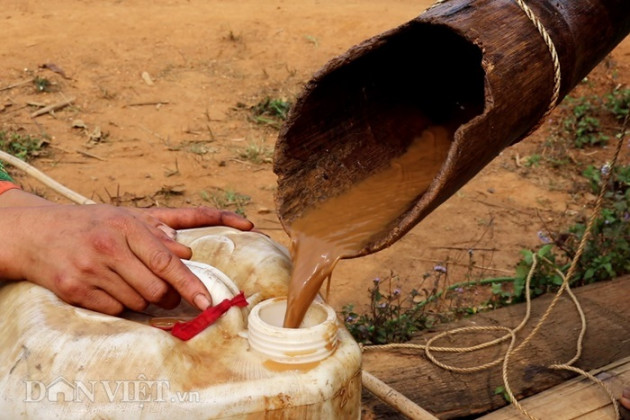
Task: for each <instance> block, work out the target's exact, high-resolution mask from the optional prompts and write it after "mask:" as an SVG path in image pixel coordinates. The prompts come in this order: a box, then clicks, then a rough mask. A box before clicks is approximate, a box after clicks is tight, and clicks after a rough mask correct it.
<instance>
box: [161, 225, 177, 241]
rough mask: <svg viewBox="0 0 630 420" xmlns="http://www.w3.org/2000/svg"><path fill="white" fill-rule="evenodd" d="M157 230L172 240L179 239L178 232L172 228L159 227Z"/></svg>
mask: <svg viewBox="0 0 630 420" xmlns="http://www.w3.org/2000/svg"><path fill="white" fill-rule="evenodd" d="M157 228H158V229H160V230H161V231H162V232H164V233H166V236H168V237H169V238H171V239H172V240H175V238H177V231H176V230H175V229H173V228H172V227H170V226H167V225H159V226H158V227H157Z"/></svg>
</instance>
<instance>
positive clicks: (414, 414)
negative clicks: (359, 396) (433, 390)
mask: <svg viewBox="0 0 630 420" xmlns="http://www.w3.org/2000/svg"><path fill="white" fill-rule="evenodd" d="M361 381H362V383H363V386H364V387H365V388H366V389H367V390H368V391H370V392H371V393H372V394H374V395H376V396H377V397H378V398H380V399H381V400H383V401H384V402H385V403H387V404H389V405H390V406H392V407H394V408H395V409H396V410H398V411H400V413H401V414H403V415H404V416H406V417H408V418H410V419H413V420H437V417H435V416H434V415H433V414H431V413H429V412H428V411H426V410H425V409H423V408H422V407H420V406H419V405H417V404H416V403H414V402H413V401H411V400H410V399H409V398H407V397H405V396H404V395H403V394H401V393H400V392H398V391H396V390H395V389H394V388H392V387H390V386H389V385H387V384H386V383H385V382H383V381H381V380H380V379H378V378H377V377H376V376H374V375H372V374H371V373H370V372H367V371H365V370H364V371H363V372H362V377H361Z"/></svg>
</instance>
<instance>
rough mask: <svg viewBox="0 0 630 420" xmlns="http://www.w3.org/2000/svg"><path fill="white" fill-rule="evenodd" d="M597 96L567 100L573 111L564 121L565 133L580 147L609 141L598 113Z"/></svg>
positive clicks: (568, 98)
mask: <svg viewBox="0 0 630 420" xmlns="http://www.w3.org/2000/svg"><path fill="white" fill-rule="evenodd" d="M598 101H599V99H598V98H597V97H592V98H590V99H589V98H586V97H580V98H571V97H567V102H568V105H569V107H570V108H571V112H570V113H569V114H568V115H567V116H566V117H565V119H564V120H563V122H562V125H563V127H564V130H565V133H566V134H567V135H568V136H569V137H570V138H571V139H572V140H573V143H574V145H575V147H577V148H578V149H581V148H584V147H586V146H598V145H604V144H606V143H607V142H608V136H606V135H604V134H603V133H602V132H601V128H600V122H599V118H597V115H598V106H597V105H594V102H598Z"/></svg>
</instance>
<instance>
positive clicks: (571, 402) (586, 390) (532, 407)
mask: <svg viewBox="0 0 630 420" xmlns="http://www.w3.org/2000/svg"><path fill="white" fill-rule="evenodd" d="M591 373H593V374H595V375H596V376H598V377H599V379H601V380H602V382H604V383H605V384H606V385H608V386H609V387H610V389H611V391H612V393H613V395H614V396H615V398H619V396H620V395H621V391H622V389H623V384H624V383H625V384H630V357H628V358H625V359H623V360H621V361H618V362H615V363H612V364H610V365H608V366H605V367H604V368H602V369H598V370H597V371H596V372H591ZM597 373H599V375H597ZM520 403H521V405H522V406H523V408H525V410H527V412H528V413H529V414H530V415H532V416H534V417H536V418H548V419H557V420H574V419H580V420H591V419H613V418H615V412H614V409H613V407H612V402H611V401H610V398H609V397H608V394H607V393H606V392H605V391H604V390H603V389H602V388H601V387H600V386H599V385H597V384H595V383H593V382H591V381H590V380H588V379H586V378H583V377H581V376H580V377H578V378H575V379H571V380H569V381H567V382H565V383H563V384H561V385H558V386H555V387H553V388H551V389H548V390H547V391H544V392H541V393H540V394H538V395H535V396H533V397H529V398H527V399H525V400H523V401H520ZM522 418H523V416H521V414H520V412H519V411H518V410H517V409H516V408H514V407H511V406H510V407H505V408H502V409H500V410H497V411H494V412H493V413H491V414H489V415H486V416H483V417H480V419H483V420H510V419H514V420H520V419H522Z"/></svg>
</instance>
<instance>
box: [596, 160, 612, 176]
mask: <svg viewBox="0 0 630 420" xmlns="http://www.w3.org/2000/svg"><path fill="white" fill-rule="evenodd" d="M599 172H601V174H602V175H604V176H606V175H608V174H609V173H610V163H608V162H606V163H604V165H603V166H602V168H601V169H600V170H599Z"/></svg>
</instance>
